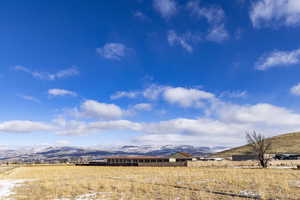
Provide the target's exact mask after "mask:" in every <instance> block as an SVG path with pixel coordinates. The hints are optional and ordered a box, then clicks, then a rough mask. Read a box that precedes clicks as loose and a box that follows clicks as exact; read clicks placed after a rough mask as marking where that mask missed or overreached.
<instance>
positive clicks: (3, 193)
mask: <svg viewBox="0 0 300 200" xmlns="http://www.w3.org/2000/svg"><path fill="white" fill-rule="evenodd" d="M26 181H28V180H0V199H7V200H13V199H8V197H9V196H10V195H12V194H13V192H12V190H13V189H14V187H17V186H20V184H22V183H24V182H26Z"/></svg>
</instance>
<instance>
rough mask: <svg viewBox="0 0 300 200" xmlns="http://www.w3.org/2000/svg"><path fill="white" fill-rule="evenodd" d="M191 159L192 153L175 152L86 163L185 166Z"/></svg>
mask: <svg viewBox="0 0 300 200" xmlns="http://www.w3.org/2000/svg"><path fill="white" fill-rule="evenodd" d="M191 160H193V157H192V155H190V154H188V153H185V152H177V153H175V154H172V155H170V156H164V157H161V156H110V157H104V158H103V159H101V160H100V161H91V162H89V163H88V164H86V165H98V166H186V163H187V161H191Z"/></svg>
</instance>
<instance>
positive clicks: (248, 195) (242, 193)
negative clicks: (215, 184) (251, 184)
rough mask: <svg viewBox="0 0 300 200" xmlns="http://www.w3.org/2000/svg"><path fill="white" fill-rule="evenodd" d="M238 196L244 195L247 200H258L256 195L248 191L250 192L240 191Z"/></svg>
mask: <svg viewBox="0 0 300 200" xmlns="http://www.w3.org/2000/svg"><path fill="white" fill-rule="evenodd" d="M240 195H244V196H246V197H248V198H257V199H259V198H260V195H259V194H257V193H256V192H255V191H250V190H242V191H240Z"/></svg>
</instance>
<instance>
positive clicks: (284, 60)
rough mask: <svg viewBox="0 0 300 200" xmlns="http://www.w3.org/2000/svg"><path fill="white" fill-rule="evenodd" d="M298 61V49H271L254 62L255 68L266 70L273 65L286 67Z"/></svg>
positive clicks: (299, 59) (299, 60)
mask: <svg viewBox="0 0 300 200" xmlns="http://www.w3.org/2000/svg"><path fill="white" fill-rule="evenodd" d="M299 63H300V49H296V50H293V51H278V50H275V51H272V52H270V53H267V54H265V55H263V56H262V57H260V58H259V59H258V61H257V63H256V66H255V68H256V69H257V70H267V69H270V68H274V67H288V66H290V65H295V64H299Z"/></svg>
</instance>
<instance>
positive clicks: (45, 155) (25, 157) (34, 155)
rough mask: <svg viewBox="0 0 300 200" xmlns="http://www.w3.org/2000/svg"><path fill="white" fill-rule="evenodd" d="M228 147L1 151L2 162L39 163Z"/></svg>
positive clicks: (199, 153)
mask: <svg viewBox="0 0 300 200" xmlns="http://www.w3.org/2000/svg"><path fill="white" fill-rule="evenodd" d="M224 149H226V147H222V146H216V147H195V146H192V145H164V146H151V145H141V146H134V145H130V146H129V145H127V146H121V147H115V148H110V149H107V148H106V149H105V148H96V147H94V148H84V147H70V146H56V147H55V146H54V147H53V146H48V147H38V148H21V149H14V150H11V149H2V150H0V161H12V160H13V161H20V160H22V161H37V160H49V159H51V160H55V159H68V158H79V157H85V156H88V157H93V158H101V157H103V156H133V155H134V156H166V155H170V154H173V153H176V152H187V153H190V154H192V155H197V156H203V155H207V154H211V153H213V152H217V151H221V150H224Z"/></svg>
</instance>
